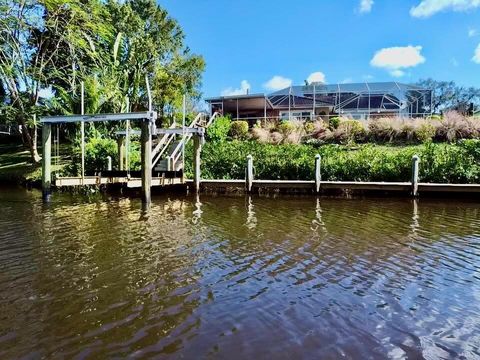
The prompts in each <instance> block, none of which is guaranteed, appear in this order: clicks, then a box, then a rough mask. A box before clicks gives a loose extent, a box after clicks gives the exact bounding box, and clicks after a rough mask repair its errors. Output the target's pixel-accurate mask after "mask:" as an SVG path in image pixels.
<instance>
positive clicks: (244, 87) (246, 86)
mask: <svg viewBox="0 0 480 360" xmlns="http://www.w3.org/2000/svg"><path fill="white" fill-rule="evenodd" d="M249 91H250V83H249V82H248V81H247V80H242V81H241V82H240V88H239V89H234V88H232V87H229V88H226V89H224V90H223V91H222V96H231V95H245V94H246V93H247V92H249Z"/></svg>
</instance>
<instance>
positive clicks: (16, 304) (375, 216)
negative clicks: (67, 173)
mask: <svg viewBox="0 0 480 360" xmlns="http://www.w3.org/2000/svg"><path fill="white" fill-rule="evenodd" d="M478 205H479V204H478V203H476V202H473V201H469V202H467V201H463V202H460V201H458V202H457V201H454V200H445V201H442V200H423V199H421V200H419V201H418V202H414V201H413V200H408V199H393V200H392V199H388V198H381V199H338V198H337V199H323V198H322V199H320V200H318V199H316V198H313V197H303V198H293V197H288V198H286V197H279V198H259V197H253V198H248V197H243V196H241V197H235V196H231V197H211V196H201V197H200V198H199V199H198V198H196V197H195V196H188V197H182V196H178V195H172V196H171V197H166V196H164V197H163V196H162V197H155V198H154V201H153V204H152V206H151V209H150V211H149V212H147V213H145V212H142V209H141V204H140V202H139V200H138V199H128V198H98V197H94V198H90V199H89V198H86V197H84V196H71V195H62V194H55V195H54V196H53V198H52V201H51V203H50V204H47V205H43V204H42V201H41V197H40V196H39V194H38V193H37V192H28V191H24V190H11V189H2V190H0V208H1V216H0V230H1V231H0V358H1V359H8V358H21V357H24V358H32V359H33V358H41V357H45V358H52V357H54V358H63V357H67V358H72V357H74V358H105V357H117V358H119V357H125V356H127V355H128V356H131V357H142V358H144V357H155V358H159V357H160V358H162V357H172V358H190V359H198V358H226V359H234V358H252V359H261V358H262V359H272V358H279V359H281V358H290V359H293V358H295V359H297V358H339V357H347V358H386V357H390V358H406V357H408V358H421V357H424V358H428V359H441V358H461V357H464V358H469V359H474V358H479V357H480V211H479V206H478Z"/></svg>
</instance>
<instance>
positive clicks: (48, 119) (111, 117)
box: [40, 111, 157, 124]
mask: <svg viewBox="0 0 480 360" xmlns="http://www.w3.org/2000/svg"><path fill="white" fill-rule="evenodd" d="M143 119H150V120H156V119H157V112H156V111H144V112H133V113H121V114H95V115H66V116H62V115H61V116H44V117H41V118H40V122H41V123H51V124H54V123H73V122H89V121H123V120H143Z"/></svg>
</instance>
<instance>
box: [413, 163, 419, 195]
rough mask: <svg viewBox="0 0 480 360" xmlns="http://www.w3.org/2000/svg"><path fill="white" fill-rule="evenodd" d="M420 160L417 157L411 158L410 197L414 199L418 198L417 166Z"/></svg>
mask: <svg viewBox="0 0 480 360" xmlns="http://www.w3.org/2000/svg"><path fill="white" fill-rule="evenodd" d="M419 162H420V158H419V157H418V155H413V157H412V195H413V196H414V197H417V196H418V166H419Z"/></svg>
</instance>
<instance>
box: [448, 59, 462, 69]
mask: <svg viewBox="0 0 480 360" xmlns="http://www.w3.org/2000/svg"><path fill="white" fill-rule="evenodd" d="M450 62H451V64H452V66H455V67H458V65H460V64H459V63H458V60H457V59H456V58H451V59H450Z"/></svg>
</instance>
